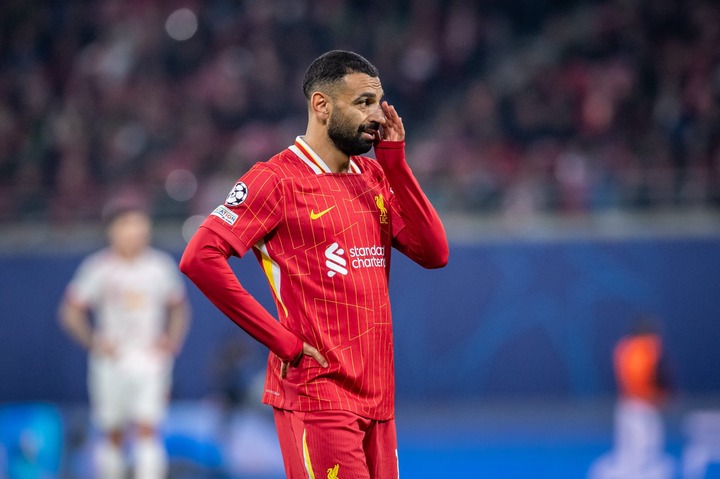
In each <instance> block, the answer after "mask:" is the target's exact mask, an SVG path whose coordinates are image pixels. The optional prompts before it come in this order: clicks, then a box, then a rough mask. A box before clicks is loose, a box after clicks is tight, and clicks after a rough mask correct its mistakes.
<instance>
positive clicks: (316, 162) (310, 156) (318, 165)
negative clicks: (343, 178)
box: [290, 136, 360, 175]
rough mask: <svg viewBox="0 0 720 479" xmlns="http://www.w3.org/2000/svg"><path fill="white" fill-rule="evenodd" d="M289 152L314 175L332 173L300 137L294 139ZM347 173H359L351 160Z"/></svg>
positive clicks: (358, 168) (357, 167) (358, 169)
mask: <svg viewBox="0 0 720 479" xmlns="http://www.w3.org/2000/svg"><path fill="white" fill-rule="evenodd" d="M290 150H292V152H293V153H295V154H296V155H297V156H298V157H300V159H301V160H302V161H303V162H305V163H306V164H307V165H308V166H309V167H310V168H311V169H312V170H313V171H314V172H315V173H317V174H318V175H320V174H322V173H332V170H330V167H328V165H327V164H326V163H325V162H324V161H323V160H322V158H320V156H319V155H318V154H317V153H315V151H314V150H313V149H312V148H310V145H308V144H307V143H305V140H303V138H302V137H301V136H298V137H297V138H295V144H294V145H291V146H290ZM348 172H349V173H358V174H359V173H360V167H359V166H358V165H356V164H355V162H354V161H353V160H352V159H351V160H350V163H349V164H348Z"/></svg>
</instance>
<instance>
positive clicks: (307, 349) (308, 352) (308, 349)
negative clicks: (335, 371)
mask: <svg viewBox="0 0 720 479" xmlns="http://www.w3.org/2000/svg"><path fill="white" fill-rule="evenodd" d="M303 353H304V354H305V356H310V357H311V358H313V359H314V360H315V361H317V362H318V363H319V364H320V366H322V367H324V368H326V367H328V362H327V360H326V359H325V357H323V355H322V354H320V351H318V350H317V349H315V348H313V347H312V346H310V345H309V344H307V343H306V344H305V345H304V346H303Z"/></svg>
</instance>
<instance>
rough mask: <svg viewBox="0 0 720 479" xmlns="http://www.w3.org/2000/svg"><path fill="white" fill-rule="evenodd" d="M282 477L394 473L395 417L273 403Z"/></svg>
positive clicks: (334, 478)
mask: <svg viewBox="0 0 720 479" xmlns="http://www.w3.org/2000/svg"><path fill="white" fill-rule="evenodd" d="M275 426H276V427H277V433H278V439H279V440H280V449H281V451H282V456H283V462H284V463H285V473H286V475H287V479H326V478H327V479H339V478H342V479H397V478H398V475H399V472H398V458H397V435H396V432H395V420H394V419H391V420H389V421H375V420H372V419H367V418H364V417H361V416H358V415H356V414H353V413H351V412H347V411H317V412H302V411H285V410H282V409H275Z"/></svg>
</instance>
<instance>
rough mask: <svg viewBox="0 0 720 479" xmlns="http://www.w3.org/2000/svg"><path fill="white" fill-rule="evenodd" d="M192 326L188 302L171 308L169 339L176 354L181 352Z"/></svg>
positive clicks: (182, 302) (179, 303) (181, 302)
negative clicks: (189, 328)
mask: <svg viewBox="0 0 720 479" xmlns="http://www.w3.org/2000/svg"><path fill="white" fill-rule="evenodd" d="M189 325H190V306H189V305H188V303H187V301H186V300H182V301H180V302H178V303H177V304H173V305H171V306H170V309H169V313H168V327H167V339H168V341H169V342H170V347H171V348H172V350H173V352H174V353H178V352H180V349H181V348H182V345H183V343H184V342H185V336H186V335H187V331H188V327H189Z"/></svg>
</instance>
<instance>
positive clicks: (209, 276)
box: [180, 226, 302, 361]
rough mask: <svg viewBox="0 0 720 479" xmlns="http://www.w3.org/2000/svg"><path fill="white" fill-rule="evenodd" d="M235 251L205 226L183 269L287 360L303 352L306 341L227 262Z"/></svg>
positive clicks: (189, 249) (232, 316)
mask: <svg viewBox="0 0 720 479" xmlns="http://www.w3.org/2000/svg"><path fill="white" fill-rule="evenodd" d="M233 253H234V251H233V249H232V246H231V245H230V244H229V243H228V242H227V241H226V240H225V239H224V238H223V237H221V236H220V235H219V234H217V233H216V232H215V231H213V230H211V229H210V228H207V227H205V226H201V227H200V228H199V229H198V231H197V232H196V233H195V235H194V236H193V237H192V239H191V240H190V242H189V243H188V245H187V248H185V252H184V253H183V256H182V259H181V260H180V271H182V272H183V273H184V274H185V275H186V276H187V277H188V278H190V280H191V281H192V282H193V283H195V286H197V287H198V289H199V290H200V291H202V293H203V294H204V295H205V296H207V298H208V299H209V300H210V301H211V302H212V303H213V304H214V305H215V306H216V307H217V308H218V309H219V310H220V311H222V312H223V313H224V314H225V316H227V317H228V318H230V319H231V320H232V321H233V322H234V323H235V324H237V325H238V326H240V327H241V328H242V329H243V330H244V331H245V332H247V333H248V334H249V335H250V336H252V337H253V338H255V339H256V340H257V341H259V342H261V343H262V344H264V345H265V346H267V348H268V349H270V351H272V352H274V353H275V354H277V355H278V356H279V357H280V358H281V359H282V360H283V361H291V360H293V359H295V357H296V356H298V355H299V354H300V352H301V351H302V340H301V339H300V338H298V337H297V336H296V335H295V334H294V333H293V332H292V331H289V330H288V329H286V328H285V327H284V326H283V325H282V324H280V322H278V321H277V320H276V319H275V318H274V317H273V316H272V315H271V314H270V313H268V312H267V310H266V309H265V308H263V307H262V305H261V304H260V303H259V302H258V301H257V300H256V299H255V298H253V297H252V295H250V294H249V293H248V292H247V291H246V290H245V289H244V288H243V287H242V285H241V284H240V281H238V279H237V277H236V276H235V273H234V272H233V271H232V269H231V268H230V265H229V264H228V262H227V261H228V258H230V256H233Z"/></svg>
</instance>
